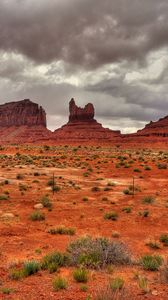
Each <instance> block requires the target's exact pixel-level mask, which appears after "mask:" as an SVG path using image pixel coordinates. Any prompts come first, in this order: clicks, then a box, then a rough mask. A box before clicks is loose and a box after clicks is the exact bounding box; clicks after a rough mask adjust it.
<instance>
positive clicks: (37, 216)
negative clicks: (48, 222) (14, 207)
mask: <svg viewBox="0 0 168 300" xmlns="http://www.w3.org/2000/svg"><path fill="white" fill-rule="evenodd" d="M30 219H31V220H32V221H43V220H45V215H44V213H42V212H41V211H39V210H37V211H34V212H32V214H31V215H30Z"/></svg>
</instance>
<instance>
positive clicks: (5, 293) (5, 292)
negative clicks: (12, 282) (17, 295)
mask: <svg viewBox="0 0 168 300" xmlns="http://www.w3.org/2000/svg"><path fill="white" fill-rule="evenodd" d="M0 291H1V292H2V294H4V295H10V294H12V293H14V292H15V290H14V289H12V288H8V287H3V288H1V290H0Z"/></svg>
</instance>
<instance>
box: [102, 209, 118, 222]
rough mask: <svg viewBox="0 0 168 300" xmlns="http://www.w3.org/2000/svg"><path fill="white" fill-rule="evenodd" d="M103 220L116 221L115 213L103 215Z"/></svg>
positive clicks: (116, 215)
mask: <svg viewBox="0 0 168 300" xmlns="http://www.w3.org/2000/svg"><path fill="white" fill-rule="evenodd" d="M104 219H105V220H112V221H116V220H117V219H118V214H117V213H116V212H115V211H111V212H108V213H106V214H105V215H104Z"/></svg>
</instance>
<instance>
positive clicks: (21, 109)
mask: <svg viewBox="0 0 168 300" xmlns="http://www.w3.org/2000/svg"><path fill="white" fill-rule="evenodd" d="M11 126H16V127H17V126H44V127H46V113H45V111H44V109H43V108H42V107H41V106H39V105H38V104H36V103H33V102H31V101H30V100H29V99H25V100H21V101H17V102H10V103H5V104H3V105H0V127H11Z"/></svg>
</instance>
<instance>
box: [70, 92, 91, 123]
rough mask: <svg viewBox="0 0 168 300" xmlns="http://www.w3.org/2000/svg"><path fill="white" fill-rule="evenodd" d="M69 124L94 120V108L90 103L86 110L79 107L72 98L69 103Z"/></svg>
mask: <svg viewBox="0 0 168 300" xmlns="http://www.w3.org/2000/svg"><path fill="white" fill-rule="evenodd" d="M69 113H70V114H69V122H78V121H83V122H85V121H86V122H88V121H93V120H94V106H93V104H91V103H88V104H87V105H86V106H85V107H84V108H81V107H78V106H77V105H76V104H75V100H74V99H73V98H72V99H71V101H70V102H69Z"/></svg>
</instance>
